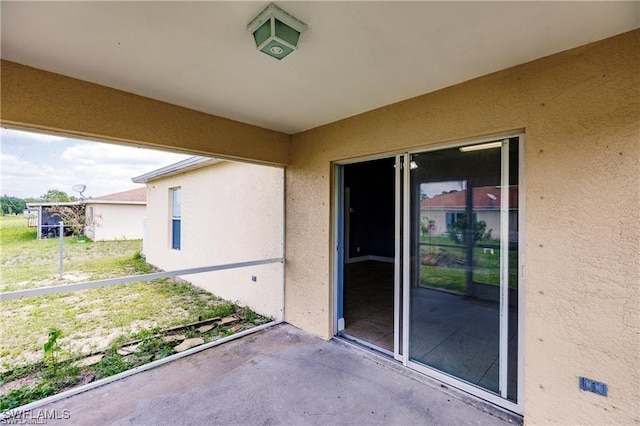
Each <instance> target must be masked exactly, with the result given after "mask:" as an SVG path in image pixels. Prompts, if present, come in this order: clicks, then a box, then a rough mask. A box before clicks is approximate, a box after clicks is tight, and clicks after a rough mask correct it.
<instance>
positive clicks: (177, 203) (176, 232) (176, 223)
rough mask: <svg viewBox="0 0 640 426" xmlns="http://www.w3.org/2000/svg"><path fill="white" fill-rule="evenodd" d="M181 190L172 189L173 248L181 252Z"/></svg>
mask: <svg viewBox="0 0 640 426" xmlns="http://www.w3.org/2000/svg"><path fill="white" fill-rule="evenodd" d="M181 204H182V202H181V200H180V188H171V248H172V249H174V250H180V219H181V213H180V210H181Z"/></svg>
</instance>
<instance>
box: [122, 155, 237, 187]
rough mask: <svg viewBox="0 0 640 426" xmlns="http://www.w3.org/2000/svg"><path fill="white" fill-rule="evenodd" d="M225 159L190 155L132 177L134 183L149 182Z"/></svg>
mask: <svg viewBox="0 0 640 426" xmlns="http://www.w3.org/2000/svg"><path fill="white" fill-rule="evenodd" d="M222 161H224V160H218V159H217V158H210V157H189V158H187V159H186V160H182V161H179V162H177V163H174V164H170V165H168V166H166V167H162V168H160V169H156V170H153V171H151V172H149V173H145V174H143V175H140V176H136V177H134V178H131V180H132V181H133V182H134V183H147V182H149V181H152V180H155V179H161V178H165V177H169V176H173V175H177V174H180V173H185V172H188V171H190V170H195V169H199V168H202V167H206V166H211V165H213V164H216V163H220V162H222Z"/></svg>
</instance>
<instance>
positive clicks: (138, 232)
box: [27, 188, 147, 241]
mask: <svg viewBox="0 0 640 426" xmlns="http://www.w3.org/2000/svg"><path fill="white" fill-rule="evenodd" d="M146 196H147V191H146V188H137V189H132V190H130V191H123V192H117V193H114V194H108V195H103V196H101V197H95V198H87V199H85V200H78V201H71V202H66V203H57V202H52V203H29V204H27V206H28V208H29V211H30V214H31V216H30V219H29V226H35V227H37V228H38V238H52V237H57V236H58V235H59V225H58V224H59V222H60V221H62V220H63V219H62V218H63V217H64V211H65V210H66V211H69V210H74V211H77V212H78V213H77V215H78V217H79V218H82V217H83V216H84V223H85V225H84V231H83V233H84V235H86V236H87V237H88V238H90V239H92V240H93V241H104V240H117V239H126V240H135V239H141V238H142V234H143V229H144V217H145V211H146ZM64 227H65V235H70V234H71V226H70V225H69V224H65V225H64Z"/></svg>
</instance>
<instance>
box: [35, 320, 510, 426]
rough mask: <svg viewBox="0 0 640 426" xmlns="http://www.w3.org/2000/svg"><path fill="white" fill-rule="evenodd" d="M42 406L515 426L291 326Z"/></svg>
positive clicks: (238, 417) (76, 416)
mask: <svg viewBox="0 0 640 426" xmlns="http://www.w3.org/2000/svg"><path fill="white" fill-rule="evenodd" d="M41 409H42V410H49V412H51V411H53V410H56V412H58V413H60V412H63V410H68V411H66V413H68V416H69V417H70V418H69V419H67V420H58V421H53V420H48V421H47V424H65V425H70V424H87V425H103V424H118V425H121V424H133V425H141V424H142V425H162V424H192V425H205V424H206V425H224V424H243V425H267V424H269V425H270V424H287V425H303V424H321V425H324V424H331V425H336V424H358V425H362V424H385V425H414V424H415V425H418V424H419V425H437V424H446V425H462V424H482V425H493V424H496V425H506V424H509V423H513V422H514V421H516V422H517V419H516V418H512V417H510V416H506V415H504V414H503V413H502V412H500V411H498V410H496V409H493V408H488V407H486V406H485V405H484V404H483V403H479V402H477V401H475V400H474V399H473V398H470V397H467V396H466V395H465V394H462V393H458V392H457V391H452V390H442V388H440V386H439V385H438V384H437V383H436V382H432V381H430V380H429V379H426V378H423V377H422V376H420V375H417V373H412V372H408V371H406V370H404V369H402V368H399V367H397V366H395V364H394V363H393V362H391V361H386V360H383V359H379V358H378V356H377V355H373V354H369V353H366V352H364V351H362V350H360V349H357V348H352V347H350V346H349V345H348V344H344V343H340V342H336V341H324V340H322V339H319V338H317V337H314V336H312V335H309V334H307V333H304V332H302V331H300V330H298V329H296V328H295V327H292V326H290V325H286V324H282V325H278V326H275V327H272V328H270V329H268V330H265V331H262V332H259V333H256V334H254V335H251V336H247V337H244V338H242V339H238V340H236V341H233V342H230V343H226V344H224V345H221V346H218V347H215V348H212V349H208V350H205V351H202V352H199V353H197V354H195V355H191V356H189V357H185V358H182V359H180V360H177V361H175V362H171V363H169V364H165V365H163V366H161V367H158V368H155V369H153V370H150V371H147V372H142V373H139V374H136V375H133V376H130V377H127V378H125V379H122V380H119V381H116V382H113V383H110V384H107V385H105V386H102V387H99V388H96V389H93V390H90V391H87V392H85V393H82V394H79V395H75V396H72V397H70V398H67V399H65V400H61V401H58V402H55V403H52V404H49V405H47V406H44V407H42V408H41ZM37 410H38V409H36V410H34V411H37Z"/></svg>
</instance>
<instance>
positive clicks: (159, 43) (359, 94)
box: [0, 1, 640, 133]
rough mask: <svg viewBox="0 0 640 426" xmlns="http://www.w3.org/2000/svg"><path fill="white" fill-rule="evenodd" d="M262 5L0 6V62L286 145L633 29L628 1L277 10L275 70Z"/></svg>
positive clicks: (314, 5) (288, 5) (636, 7)
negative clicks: (242, 126)
mask: <svg viewBox="0 0 640 426" xmlns="http://www.w3.org/2000/svg"><path fill="white" fill-rule="evenodd" d="M267 4H268V3H267V2H10V1H3V2H2V3H1V6H0V7H1V9H0V12H1V19H2V22H1V24H2V28H1V31H2V32H1V36H2V44H1V49H2V50H1V55H2V58H3V59H7V60H10V61H14V62H18V63H21V64H25V65H30V66H33V67H36V68H41V69H44V70H47V71H52V72H56V73H60V74H64V75H68V76H71V77H75V78H79V79H82V80H87V81H91V82H94V83H98V84H103V85H105V86H109V87H113V88H117V89H121V90H124V91H127V92H131V93H135V94H139V95H143V96H147V97H150V98H154V99H158V100H162V101H166V102H169V103H172V104H176V105H181V106H184V107H188V108H192V109H195V110H199V111H204V112H208V113H211V114H215V115H219V116H222V117H226V118H231V119H234V120H238V121H242V122H246V123H250V124H256V125H259V126H262V127H266V128H269V129H274V130H279V131H283V132H286V133H296V132H299V131H302V130H306V129H310V128H313V127H317V126H319V125H322V124H325V123H329V122H332V121H335V120H339V119H341V118H345V117H349V116H352V115H355V114H359V113H362V112H365V111H368V110H371V109H374V108H377V107H380V106H384V105H387V104H390V103H393V102H397V101H401V100H403V99H407V98H411V97H414V96H417V95H420V94H423V93H428V92H431V91H434V90H437V89H440V88H443V87H447V86H450V85H453V84H456V83H460V82H463V81H466V80H469V79H472V78H475V77H478V76H481V75H485V74H488V73H491V72H494V71H498V70H501V69H505V68H508V67H510V66H513V65H517V64H520V63H524V62H528V61H531V60H534V59H537V58H540V57H543V56H547V55H550V54H553V53H556V52H559V51H562V50H566V49H570V48H573V47H576V46H579V45H582V44H585V43H588V42H592V41H596V40H599V39H603V38H606V37H609V36H612V35H615V34H618V33H622V32H625V31H629V30H631V29H633V28H637V27H638V26H639V22H640V3H638V2H367V1H365V2H280V3H279V5H280V6H281V7H283V8H284V9H286V10H287V11H289V12H290V13H292V14H293V15H295V16H296V17H298V18H299V19H301V20H302V21H304V22H305V23H307V24H308V25H309V30H308V31H307V32H306V33H304V34H303V35H302V38H301V42H300V45H299V51H298V52H295V53H294V54H292V55H290V56H289V57H287V58H285V59H284V60H282V61H277V60H275V59H272V58H270V57H268V56H266V55H264V54H262V53H259V52H257V51H256V49H255V45H254V44H253V39H252V37H251V35H250V33H249V32H248V31H247V30H246V24H247V23H248V22H249V20H250V19H251V18H253V17H254V16H255V15H256V14H257V13H258V12H260V11H261V10H262V9H263V8H264V7H265V6H266V5H267Z"/></svg>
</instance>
